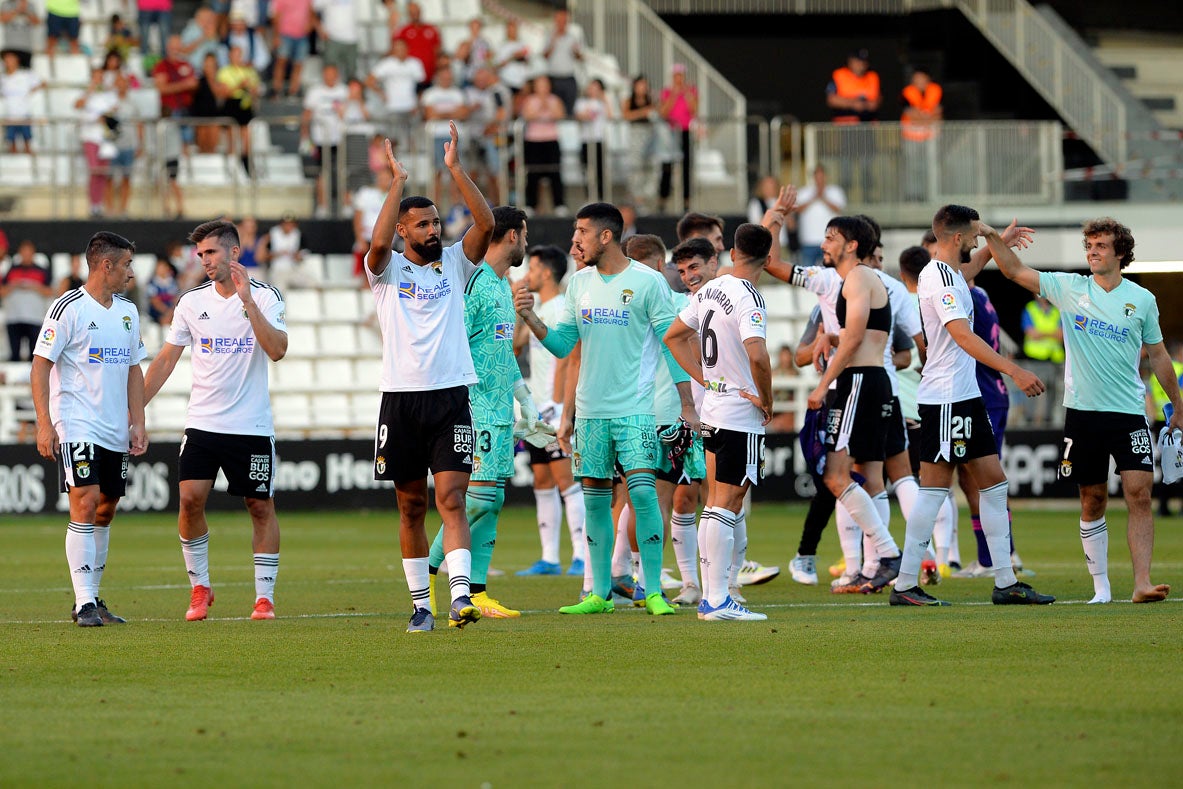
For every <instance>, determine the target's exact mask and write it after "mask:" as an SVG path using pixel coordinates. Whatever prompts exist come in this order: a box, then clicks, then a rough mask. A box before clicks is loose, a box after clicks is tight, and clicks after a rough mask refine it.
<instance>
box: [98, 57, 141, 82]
mask: <svg viewBox="0 0 1183 789" xmlns="http://www.w3.org/2000/svg"><path fill="white" fill-rule="evenodd" d="M121 78H123V79H127V80H129V84H130V86H131V87H132V88H138V87H139V86H140V80H139V78H138V77H136V75H134V74H132V73H131V71H130V70H129V69H128V68H127V61H126V60H124V59H123V56H122V55H120V54H119V52H117V51H116V50H110V51H109V52H107V54H106V55H104V56H103V87H104V88H106V89H107V90H115V88H116V86H117V85H118V84H119V80H120V79H121Z"/></svg>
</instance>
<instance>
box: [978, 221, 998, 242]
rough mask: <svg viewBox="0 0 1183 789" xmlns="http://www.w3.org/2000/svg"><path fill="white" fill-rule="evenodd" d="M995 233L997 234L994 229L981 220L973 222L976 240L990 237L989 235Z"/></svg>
mask: <svg viewBox="0 0 1183 789" xmlns="http://www.w3.org/2000/svg"><path fill="white" fill-rule="evenodd" d="M995 232H997V231H996V230H995V229H994V228H992V227H990V226H989V225H987V224H986V223H985V222H983V221H982V220H980V219H978V220H975V222H974V237H975V238H977V237H978V236H981V237H982V238H985V237H986V236H988V235H990V234H991V233H995Z"/></svg>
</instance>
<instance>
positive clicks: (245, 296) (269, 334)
mask: <svg viewBox="0 0 1183 789" xmlns="http://www.w3.org/2000/svg"><path fill="white" fill-rule="evenodd" d="M230 281H231V282H233V283H234V289H235V290H236V291H237V292H238V298H240V299H242V308H243V310H244V311H245V312H246V317H247V320H248V321H250V323H251V330H252V331H254V333H255V339H256V340H257V341H258V342H259V347H260V348H262V349H263V352H264V353H266V354H267V358H269V359H270V360H271V361H273V362H278V361H279V360H280V359H282V358H283V357H284V356H285V355H287V352H288V333H287V332H286V331H284V330H283V329H278V328H276V327H275V326H273V325H272V323H271V321H270V320H268V319H267V316H266V315H264V314H263V310H262V309H260V308H259V304H258V302H256V301H255V297H254V294H253V293H251V275H250V274H248V273H247V270H246V267H245V266H243V265H242V264H241V263H239V262H238V261H237V260H235V261H231V263H230Z"/></svg>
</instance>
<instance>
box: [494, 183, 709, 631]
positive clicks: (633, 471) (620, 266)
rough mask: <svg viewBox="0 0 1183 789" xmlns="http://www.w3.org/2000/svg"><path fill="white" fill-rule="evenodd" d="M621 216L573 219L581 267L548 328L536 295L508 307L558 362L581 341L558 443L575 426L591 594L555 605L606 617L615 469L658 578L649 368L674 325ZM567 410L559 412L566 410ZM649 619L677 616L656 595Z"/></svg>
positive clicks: (589, 214) (597, 206)
mask: <svg viewBox="0 0 1183 789" xmlns="http://www.w3.org/2000/svg"><path fill="white" fill-rule="evenodd" d="M623 229H624V219H623V218H622V217H621V215H620V211H619V210H618V209H617V208H616V206H614V205H611V204H610V203H591V204H589V205H586V206H584V207H583V208H581V209H580V210H579V213H578V214H576V220H575V233H574V236H573V238H572V252H573V254H574V255H575V257H576V259H582V260H583V261H584V262H585V263H587V264H588V267H587V268H586V269H583V270H581V271H578V272H576V274H575V275H574V276H573V277H572V278H571V282H570V284H569V285H568V288H567V304H566V311H565V313H564V314H563V316H562V318H561V319H560V320H559V322H558V323H557V324H556V325H555V326H554V327H553V328H552V327H548V326H547V325H546V324H545V323H543V322H542V321H541V320H540V319H539V318H538V316H537V315H536V314H535V312H534V299H533V296H531V295H530V294H529V293H526V292H519V293H518V294H517V295H516V296H515V299H514V301H515V306H516V307H517V310H518V314H519V315H521V316H522V318H523V320H524V321H525V323H526V325H527V326H528V327H529V328H530V331H532V332H533V333H534V335H535V336H536V337H538V339H539V340H541V341H542V344H543V346H544V347H545V348H546V349H547V350H548V351H550V352H551V353H553V354H554V355H555V356H558V357H560V358H562V357H565V356H567V355H568V354H569V353H571V350H572V349H573V348H574V347H575V343H576V342H582V346H583V350H582V355H581V364H580V370H579V381H578V384H577V389H576V406H575V410H576V411H577V412H578V413H577V415H576V416H575V418H574V424H573V420H572V415H571V414H570V413H569V412H567V413H564V414H563V420H562V425H561V426H560V428H559V437H560V438H566V437H567V436H569V435H570V434H571V432H572V429H574V437H575V441H574V461H575V462H574V465H575V473H576V474H577V475H579V476H580V477H581V479H582V482H583V496H584V502H585V505H586V509H587V528H586V532H587V544H588V554H589V558H590V561H591V563H592V593H591V594H590V595H588V596H587V597H586V598H584V599H583V601H582V602H580V603H578V604H576V605H571V606H564V607H563V608H560V609H559V611H560V613H565V614H600V613H611V612H612V611H613V610H615V606H614V605H613V603H612V601H611V600H610V599H608V598H609V595H610V593H611V586H612V579H611V569H612V535H613V531H614V530H613V527H612V477H613V474H614V471H615V469H614V466H615V464H616V463H619V464H620V466H621V468H623V470H624V474H625V480H626V484H627V485H628V490H629V496H630V498H631V500H632V505H633V507H634V509H635V512H636V517H637V540H638V542H639V543H640V551H641V562H642V565H643V567H644V572H645V575H646V577H648V578H653V579H657V578H660V577H661V558H662V547H663V540H662V522H661V510H660V508H659V507H658V504H657V491H656V489H655V481H654V472H655V470H656V469H657V467H658V456H657V452H658V446H657V444H658V441H657V431H656V427H655V425H654V420H653V390H654V386H653V380H654V372H653V371H654V369H655V367H656V365H657V364H660V363H661V361H662V360H661V358H660V357H659V354H661V352H662V351H663V350H665V349H664V346H663V345H662V344H661V342H660V339H659V338H660V337H661V336H662V335H663V334H664V333H665V331H666V329H667V328H669V325H670V324H671V323H672V322H673V320H674V317H675V316H674V312H673V307H672V304H671V302H670V299H669V295H668V294H669V288H668V287H667V286H666V283H665V279H664V277H662V276H661V275H660V274H658V273H657V272H656V271H653V270H652V269H650V268H649V267H647V266H644V265H642V264H640V263H638V262H636V261H634V260H630V259H629V258H628V257H626V256H625V254H624V251H623V250H622V249H621V247H620V234H621V232H622V231H623ZM664 355H665V357H666V360H665V363H666V364H667V365H669V367H670V374H671V376H672V377H673V379H674V382H675V384H676V385H677V387H678V392H679V395H680V397H681V401H682V418H683V419H685V420H686V421H687V422H688V423H689V424H690V425H691V426H692V427H694V428H696V429H697V427H698V423H697V418H696V415H695V411H694V401H693V398H692V396H691V389H690V379H689V377H688V376H687V375H686V374H685V373H684V372H683V371H682V369H681V368H680V367H678V366H677V363H676V362H674V360H673V358H672V357H670V356H669V353H668V351H666V353H665V354H664ZM564 411H566V409H564ZM645 607H646V609H647V610H648V611H649V613H650V614H654V615H664V614H672V613H674V609H673V608H672V607H671V606H670V605H669V604H668V603H667V602H666V601H665V600H664V598H663V597H662V594H661V590H660V589H652V590H650V591H649V593H648V595H647V596H646V598H645Z"/></svg>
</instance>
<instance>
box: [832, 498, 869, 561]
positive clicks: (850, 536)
mask: <svg viewBox="0 0 1183 789" xmlns="http://www.w3.org/2000/svg"><path fill="white" fill-rule="evenodd" d="M834 515H835V517H834V523H835V525H836V526H837V528H838V543H839V544H840V545H841V546H842V559H843V561H845V562H846V570H844V573H845V574H846V575H854V573H855V568H856V567H859V566H860V565H862V563H863V533H862V531H861V530H860V529H859V527H858V524H857V523H855V522H854V518H852V517H850V512H849V511H848V510H847V509H846V505H844V504H842V502H836V507H835V513H834Z"/></svg>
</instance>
